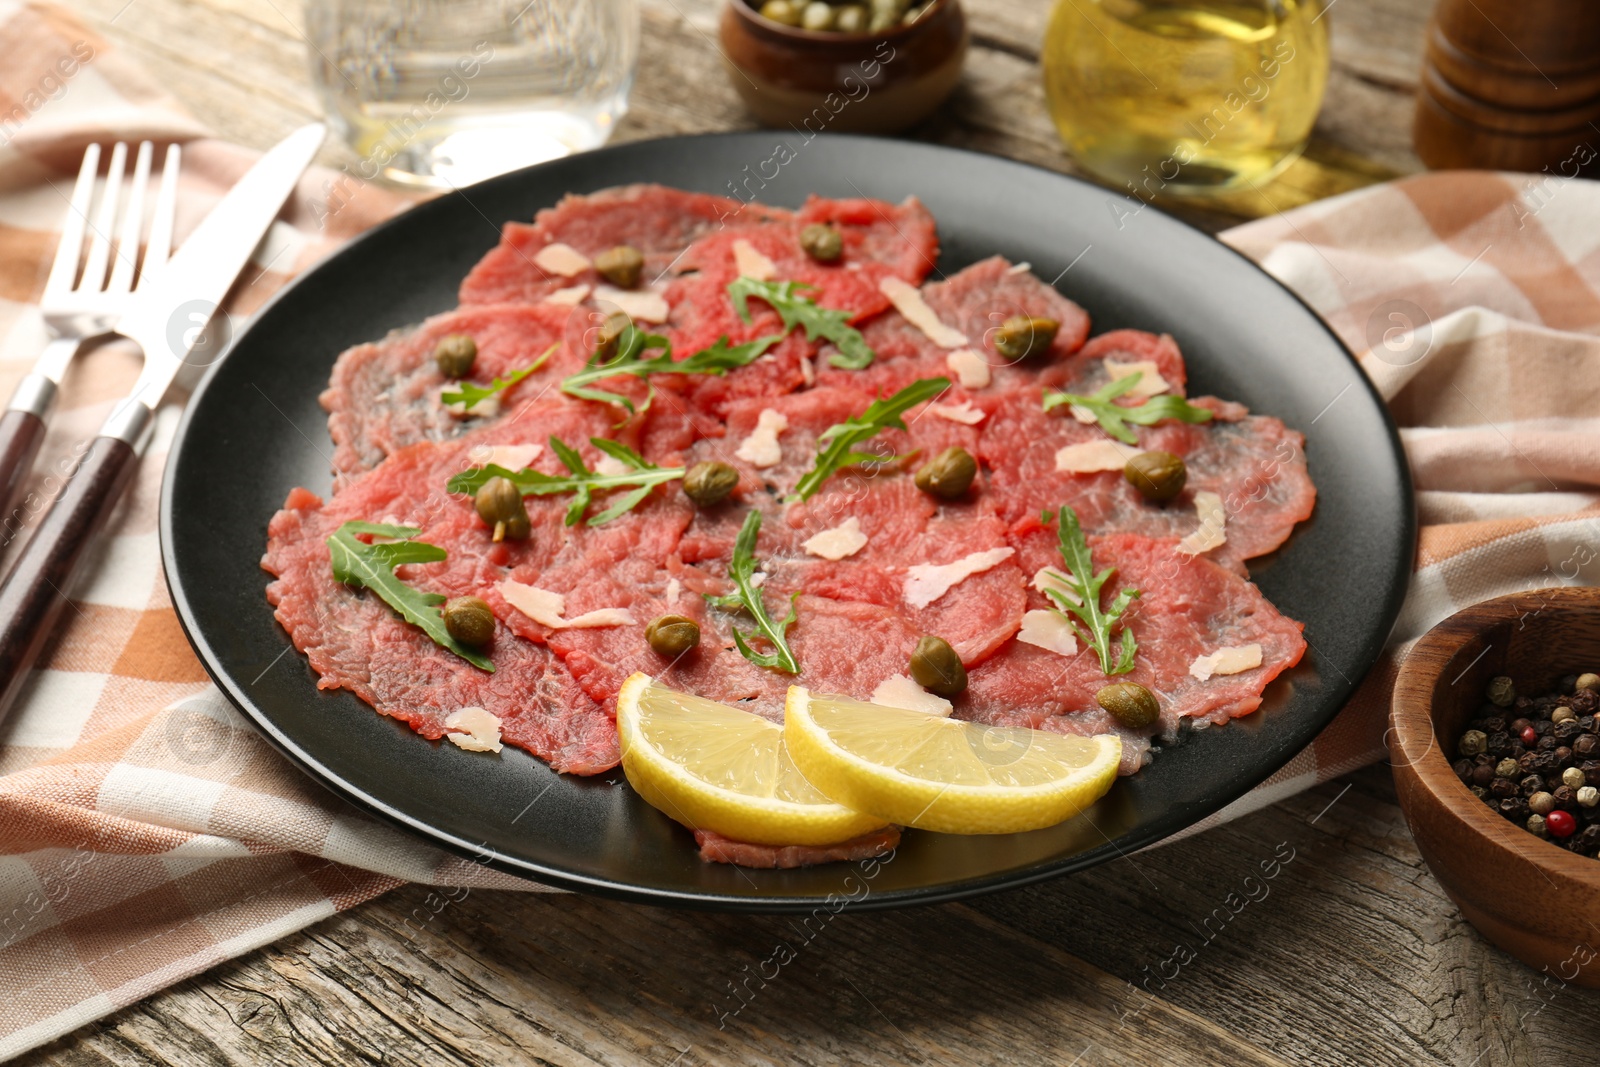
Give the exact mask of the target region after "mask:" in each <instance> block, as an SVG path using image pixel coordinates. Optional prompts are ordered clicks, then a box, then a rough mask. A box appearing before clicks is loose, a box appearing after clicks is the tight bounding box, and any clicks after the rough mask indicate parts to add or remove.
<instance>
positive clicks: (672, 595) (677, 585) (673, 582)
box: [667, 578, 683, 604]
mask: <svg viewBox="0 0 1600 1067" xmlns="http://www.w3.org/2000/svg"><path fill="white" fill-rule="evenodd" d="M682 592H683V583H682V582H680V581H678V579H676V578H669V579H667V603H668V604H676V603H677V602H678V597H679V595H680V594H682Z"/></svg>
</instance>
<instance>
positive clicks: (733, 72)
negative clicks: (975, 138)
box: [721, 0, 967, 139]
mask: <svg viewBox="0 0 1600 1067" xmlns="http://www.w3.org/2000/svg"><path fill="white" fill-rule="evenodd" d="M721 36H722V54H723V59H724V65H725V66H726V67H727V70H728V80H729V81H730V82H732V83H733V87H734V89H735V90H736V91H737V92H738V94H739V96H740V98H741V99H743V100H744V103H745V106H746V107H748V108H749V109H750V111H751V113H752V114H754V115H755V116H756V118H758V119H760V120H761V121H762V122H763V123H765V124H766V125H768V126H777V127H783V128H788V129H792V130H794V131H795V132H796V133H798V134H800V135H801V136H802V137H806V136H807V135H808V134H816V133H821V132H822V131H823V130H830V131H834V132H842V133H893V132H895V131H897V130H903V129H905V128H906V127H907V126H911V125H913V124H914V123H916V122H919V121H920V120H922V119H924V118H926V117H927V116H928V115H929V114H931V113H932V112H933V110H934V109H935V108H937V107H938V106H939V105H940V104H941V103H943V102H944V99H945V97H947V96H949V95H950V91H951V90H952V89H954V88H955V87H956V83H957V82H958V81H960V80H961V67H962V64H963V63H964V62H965V61H966V57H967V19H966V15H965V14H964V13H963V12H962V10H961V3H960V0H938V2H937V3H936V4H934V6H933V9H932V10H931V11H929V12H928V13H927V14H926V15H924V16H922V18H920V19H918V20H917V21H916V22H915V23H913V24H911V25H910V26H896V27H894V28H893V29H889V30H884V31H882V32H880V33H855V34H849V33H833V32H824V31H817V30H802V29H796V28H795V27H792V26H783V25H780V24H778V23H776V22H772V21H770V20H768V19H764V18H762V17H761V15H760V14H759V13H757V11H756V9H755V8H754V7H752V6H751V5H750V3H748V2H747V0H728V4H727V6H726V7H724V8H723V9H722V29H721ZM807 139H809V138H807Z"/></svg>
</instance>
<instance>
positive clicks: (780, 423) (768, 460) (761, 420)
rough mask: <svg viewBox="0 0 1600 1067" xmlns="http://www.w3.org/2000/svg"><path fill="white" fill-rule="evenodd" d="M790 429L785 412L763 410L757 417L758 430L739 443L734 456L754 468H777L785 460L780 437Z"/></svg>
mask: <svg viewBox="0 0 1600 1067" xmlns="http://www.w3.org/2000/svg"><path fill="white" fill-rule="evenodd" d="M788 428H789V420H788V419H786V418H784V415H783V412H781V411H774V410H773V409H772V408H763V409H762V411H761V414H760V415H757V416H756V428H755V429H754V430H751V431H750V436H749V437H746V438H745V439H744V440H743V441H740V442H739V447H738V448H737V449H736V450H735V451H734V453H733V454H734V455H736V456H738V457H739V458H740V459H742V460H744V461H745V462H746V463H748V464H750V465H751V466H752V467H757V468H763V467H776V466H777V465H778V463H779V462H780V461H781V460H782V459H783V448H782V446H780V445H779V444H778V435H779V434H780V433H782V432H783V431H785V430H787V429H788Z"/></svg>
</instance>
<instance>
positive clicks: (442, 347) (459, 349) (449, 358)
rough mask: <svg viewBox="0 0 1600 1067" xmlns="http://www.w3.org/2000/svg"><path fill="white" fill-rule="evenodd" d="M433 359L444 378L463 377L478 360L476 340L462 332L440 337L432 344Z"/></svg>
mask: <svg viewBox="0 0 1600 1067" xmlns="http://www.w3.org/2000/svg"><path fill="white" fill-rule="evenodd" d="M433 361H434V363H436V364H438V366H439V373H440V374H442V375H444V376H445V377H446V378H465V377H466V376H467V375H468V374H470V373H471V372H472V365H473V364H474V363H476V362H477V361H478V342H476V341H474V340H473V339H472V338H470V337H468V336H467V335H466V334H464V333H453V334H451V335H450V336H448V337H444V338H441V339H440V341H439V343H438V344H437V345H435V346H434V349H433Z"/></svg>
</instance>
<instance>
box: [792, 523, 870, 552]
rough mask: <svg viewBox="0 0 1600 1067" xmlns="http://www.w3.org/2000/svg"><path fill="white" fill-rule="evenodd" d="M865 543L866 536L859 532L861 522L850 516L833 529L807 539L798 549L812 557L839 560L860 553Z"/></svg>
mask: <svg viewBox="0 0 1600 1067" xmlns="http://www.w3.org/2000/svg"><path fill="white" fill-rule="evenodd" d="M866 543H867V535H866V534H864V533H862V532H861V520H860V519H857V518H856V517H855V516H853V515H852V516H851V517H850V518H848V519H846V520H844V522H842V523H840V524H839V525H838V526H835V527H834V528H833V529H831V530H823V531H822V532H821V533H819V534H815V535H813V536H812V537H810V538H808V539H807V540H806V541H805V543H804V544H802V545H801V546H800V547H801V548H803V549H805V550H806V551H807V552H809V553H811V554H812V555H813V556H821V557H822V558H823V559H831V560H841V559H844V558H845V557H846V556H853V555H855V554H856V553H857V552H860V551H861V549H862V548H863V547H864V546H865V545H866Z"/></svg>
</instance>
